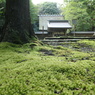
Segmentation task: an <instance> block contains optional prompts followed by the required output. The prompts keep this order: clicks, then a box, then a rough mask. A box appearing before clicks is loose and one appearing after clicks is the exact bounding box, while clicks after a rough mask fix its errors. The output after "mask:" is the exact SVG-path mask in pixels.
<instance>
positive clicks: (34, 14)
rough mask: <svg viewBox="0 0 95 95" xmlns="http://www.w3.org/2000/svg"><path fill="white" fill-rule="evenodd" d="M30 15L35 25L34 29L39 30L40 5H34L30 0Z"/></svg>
mask: <svg viewBox="0 0 95 95" xmlns="http://www.w3.org/2000/svg"><path fill="white" fill-rule="evenodd" d="M30 17H31V23H32V25H33V28H34V31H38V23H39V19H38V6H37V5H34V4H33V3H32V2H31V1H30Z"/></svg>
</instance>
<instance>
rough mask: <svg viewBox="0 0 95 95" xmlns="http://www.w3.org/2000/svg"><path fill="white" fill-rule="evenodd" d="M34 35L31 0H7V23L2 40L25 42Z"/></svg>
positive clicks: (0, 38)
mask: <svg viewBox="0 0 95 95" xmlns="http://www.w3.org/2000/svg"><path fill="white" fill-rule="evenodd" d="M32 37H34V31H33V27H31V19H30V12H29V0H6V15H5V24H4V26H3V29H2V32H1V37H0V41H7V42H12V43H17V44H23V43H27V42H29V41H30V39H31V38H32Z"/></svg>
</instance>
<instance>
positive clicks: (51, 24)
mask: <svg viewBox="0 0 95 95" xmlns="http://www.w3.org/2000/svg"><path fill="white" fill-rule="evenodd" d="M71 28H72V26H71V25H70V24H69V22H68V20H49V21H48V32H50V33H51V34H52V36H65V35H66V31H67V29H71Z"/></svg>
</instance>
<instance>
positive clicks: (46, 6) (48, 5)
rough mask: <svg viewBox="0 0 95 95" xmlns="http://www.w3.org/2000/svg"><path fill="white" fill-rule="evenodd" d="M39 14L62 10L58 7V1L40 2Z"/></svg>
mask: <svg viewBox="0 0 95 95" xmlns="http://www.w3.org/2000/svg"><path fill="white" fill-rule="evenodd" d="M38 6H39V14H60V13H61V11H60V9H59V8H58V7H57V3H54V2H44V3H42V4H39V5H38Z"/></svg>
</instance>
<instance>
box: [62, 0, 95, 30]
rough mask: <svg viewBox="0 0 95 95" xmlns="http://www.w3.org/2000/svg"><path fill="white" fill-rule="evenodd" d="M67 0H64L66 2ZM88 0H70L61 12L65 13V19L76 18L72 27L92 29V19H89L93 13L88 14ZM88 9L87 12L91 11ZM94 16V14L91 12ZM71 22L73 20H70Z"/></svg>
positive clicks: (75, 28)
mask: <svg viewBox="0 0 95 95" xmlns="http://www.w3.org/2000/svg"><path fill="white" fill-rule="evenodd" d="M67 1H68V0H66V2H67ZM88 1H89V0H77V1H76V0H70V1H69V2H68V3H67V5H66V7H65V8H64V12H63V14H65V19H68V20H70V21H71V22H72V21H73V20H76V21H77V23H75V24H74V29H73V30H76V31H93V29H92V27H93V25H94V21H93V20H92V19H91V15H92V14H93V13H95V12H93V13H90V14H88V11H87V10H89V9H88V5H89V4H90V3H89V2H88ZM90 5H91V4H90ZM92 11H93V10H90V11H89V12H92ZM93 16H94V14H93ZM72 23H73V22H72Z"/></svg>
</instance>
